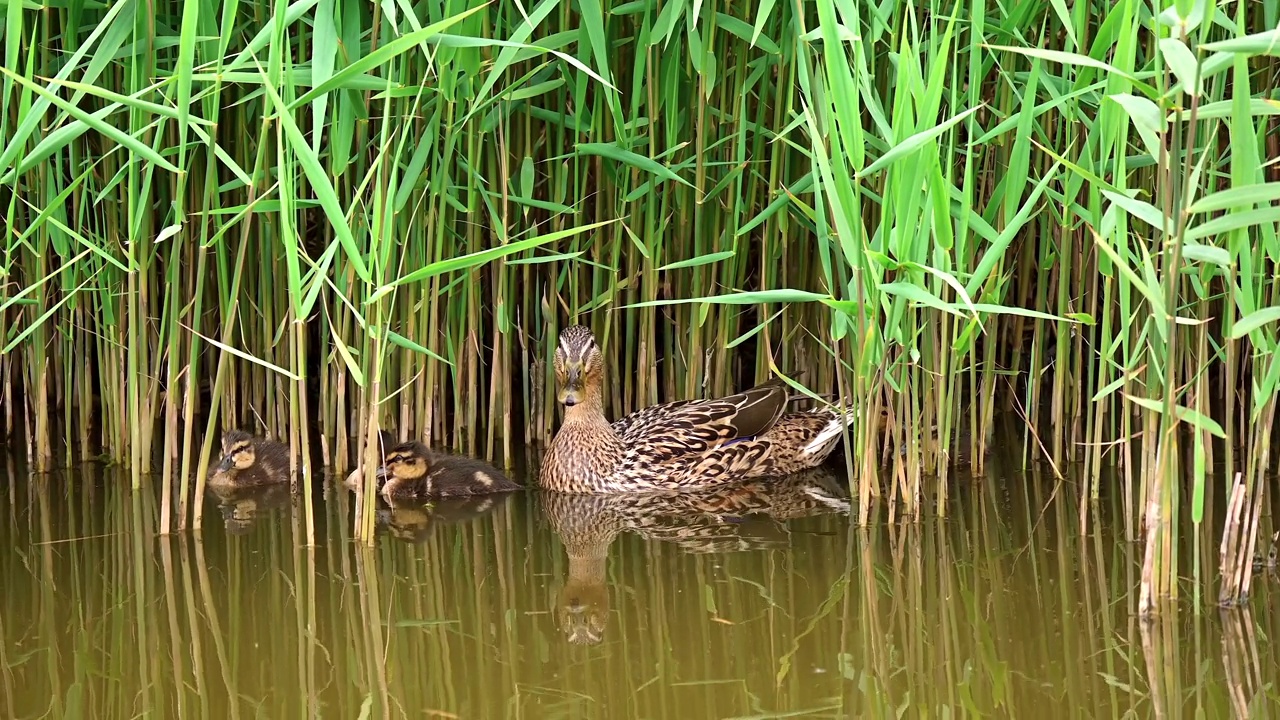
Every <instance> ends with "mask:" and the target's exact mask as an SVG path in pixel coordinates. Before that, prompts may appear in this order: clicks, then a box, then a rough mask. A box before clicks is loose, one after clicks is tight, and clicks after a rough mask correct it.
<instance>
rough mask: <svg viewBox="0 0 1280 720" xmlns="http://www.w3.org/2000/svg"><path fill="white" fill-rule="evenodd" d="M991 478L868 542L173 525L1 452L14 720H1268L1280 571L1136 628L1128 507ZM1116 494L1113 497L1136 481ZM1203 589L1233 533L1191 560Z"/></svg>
mask: <svg viewBox="0 0 1280 720" xmlns="http://www.w3.org/2000/svg"><path fill="white" fill-rule="evenodd" d="M1011 467H1012V464H1011V462H993V463H992V470H991V471H990V472H989V473H988V477H986V478H983V479H980V480H977V481H975V480H971V479H968V478H967V477H965V476H963V475H961V476H958V477H955V478H953V486H952V492H951V494H950V497H949V499H948V501H947V502H946V509H947V512H948V517H947V518H946V519H936V518H933V519H925V520H920V521H918V522H902V521H898V522H895V523H893V524H889V523H888V522H886V517H887V516H886V514H885V513H884V512H883V511H881V512H880V513H878V515H877V520H876V522H875V523H873V524H871V525H869V526H866V527H858V526H857V525H856V523H855V522H853V521H852V520H851V519H850V518H849V517H848V516H847V515H846V514H844V513H843V512H841V509H840V504H839V502H833V501H832V500H831V497H830V495H829V493H826V492H813V489H814V487H818V488H828V489H829V487H830V483H831V482H832V480H833V479H834V482H835V484H836V486H837V487H838V486H839V484H840V483H841V482H843V478H842V477H841V476H839V475H838V474H837V473H839V469H838V468H833V469H832V470H831V472H832V474H831V475H830V476H829V477H815V478H809V479H807V480H804V479H802V480H801V481H796V482H792V483H791V484H789V485H787V486H786V487H784V488H783V489H782V490H779V491H778V492H773V493H770V492H762V491H757V492H754V493H752V492H744V493H738V494H737V495H732V494H730V495H727V496H720V497H710V498H700V499H694V500H685V501H680V500H671V499H666V500H654V501H647V502H639V501H635V500H617V499H614V500H609V499H601V498H579V497H570V496H554V495H543V494H538V493H535V492H528V493H522V494H518V495H513V496H508V497H505V498H495V499H493V500H492V501H491V502H489V501H481V502H469V503H452V504H449V505H439V506H436V507H434V508H428V507H422V506H398V507H395V508H391V507H388V506H386V505H381V506H380V508H381V509H380V527H379V536H378V539H377V542H376V544H375V546H374V547H371V548H366V547H363V546H359V545H357V544H355V543H354V542H352V541H351V536H352V531H351V517H352V514H353V512H354V507H353V499H354V498H353V496H352V495H350V494H349V493H348V492H346V491H345V490H343V489H342V488H341V487H340V486H338V487H334V488H327V489H318V490H317V491H316V492H315V494H314V498H313V502H315V503H316V505H315V507H316V514H317V522H318V528H317V543H316V545H315V546H313V547H305V546H304V544H305V543H304V540H303V538H304V537H305V535H304V530H303V524H302V515H301V513H302V510H301V507H300V506H296V507H295V505H294V504H293V502H292V501H291V498H290V497H289V495H288V494H287V493H279V494H275V495H270V494H268V495H266V496H261V497H253V498H247V499H245V498H241V499H238V500H235V501H234V502H228V503H227V504H226V506H224V507H220V506H219V504H218V500H217V499H216V498H213V497H210V499H209V501H208V502H206V505H205V508H206V519H205V529H204V530H203V532H202V533H201V534H200V535H199V536H198V537H197V536H194V535H191V534H187V535H184V536H173V537H162V536H157V535H155V534H154V528H156V527H158V525H159V523H158V517H159V507H158V497H159V494H158V492H156V491H154V490H152V491H150V492H139V493H133V492H130V491H129V490H128V479H127V475H125V474H124V473H123V472H122V471H119V470H115V469H104V468H101V467H97V466H92V465H90V466H84V467H80V468H76V469H73V470H61V471H56V472H54V473H51V474H48V475H30V474H28V473H27V471H26V470H25V469H24V468H23V467H22V466H21V464H20V463H19V462H18V461H17V460H16V459H14V458H13V456H12V454H10V455H8V456H4V465H2V466H0V586H2V587H3V593H2V594H0V611H2V612H0V715H2V716H4V717H12V718H43V717H58V718H62V717H68V718H72V717H93V718H121V719H124V718H140V717H152V718H191V717H195V718H206V717H209V718H215V717H216V718H283V717H308V718H310V717H330V718H356V717H393V718H401V717H413V718H423V717H438V718H455V717H456V718H615V717H616V718H746V717H753V718H774V717H812V718H824V717H875V718H896V717H931V718H932V717H1045V718H1094V717H1143V718H1145V717H1197V716H1198V717H1210V718H1219V717H1246V716H1247V717H1275V716H1277V715H1278V713H1277V712H1276V708H1277V705H1278V703H1280V690H1278V689H1277V687H1276V682H1277V678H1280V650H1278V649H1277V645H1276V643H1275V642H1274V641H1273V638H1275V637H1276V636H1277V629H1278V628H1277V622H1276V619H1275V616H1276V602H1275V587H1276V584H1277V583H1276V580H1275V579H1274V578H1269V577H1267V576H1265V575H1264V576H1261V577H1258V578H1256V579H1255V591H1254V594H1253V598H1252V599H1251V601H1250V602H1249V604H1248V606H1247V607H1246V608H1245V609H1243V610H1235V611H1230V612H1220V611H1219V610H1218V609H1216V608H1214V607H1212V606H1211V605H1209V606H1207V607H1206V608H1205V609H1204V611H1203V612H1202V613H1201V614H1199V615H1196V614H1195V613H1193V612H1192V608H1191V598H1192V596H1193V593H1194V591H1195V587H1194V585H1193V583H1192V582H1191V580H1190V575H1191V566H1192V556H1193V554H1194V552H1195V550H1194V547H1193V546H1192V545H1191V544H1190V543H1188V544H1187V550H1186V553H1185V555H1184V558H1183V559H1184V562H1183V567H1184V570H1185V572H1184V574H1185V575H1186V576H1187V580H1186V582H1184V583H1183V584H1182V585H1181V586H1180V590H1181V592H1182V593H1183V602H1182V609H1181V611H1180V612H1179V613H1176V614H1173V613H1171V614H1170V615H1169V617H1168V619H1166V620H1162V621H1159V622H1156V623H1154V624H1150V625H1148V624H1146V623H1143V622H1140V621H1138V620H1136V619H1135V618H1134V616H1133V611H1134V608H1135V607H1136V605H1137V594H1136V590H1135V589H1136V587H1137V585H1138V576H1139V569H1140V566H1141V555H1140V553H1139V552H1138V546H1137V545H1136V544H1135V543H1132V542H1129V541H1127V540H1126V539H1125V532H1124V525H1123V523H1122V521H1121V520H1120V519H1119V518H1120V517H1121V503H1120V499H1119V498H1118V497H1116V498H1109V497H1104V498H1103V499H1102V500H1101V501H1099V503H1098V504H1097V505H1096V506H1093V507H1089V508H1087V509H1088V511H1089V513H1090V517H1089V526H1088V532H1086V533H1083V534H1082V533H1081V531H1080V519H1079V518H1080V506H1079V504H1078V499H1077V496H1078V494H1079V491H1078V486H1077V485H1076V484H1074V483H1072V482H1070V481H1068V482H1065V483H1056V482H1054V481H1053V479H1052V477H1051V476H1050V475H1048V474H1047V473H1039V472H1033V473H1030V474H1025V473H1022V472H1019V471H1016V470H1011V469H1009V468H1011ZM1117 495H1118V494H1117ZM1199 552H1200V554H1201V557H1202V562H1203V564H1204V567H1205V568H1209V569H1207V570H1205V571H1204V572H1205V576H1206V579H1205V581H1204V583H1203V584H1202V587H1201V592H1203V593H1206V594H1207V595H1208V596H1210V597H1212V596H1213V595H1214V594H1215V593H1216V584H1214V583H1213V582H1212V572H1211V564H1212V563H1213V562H1215V558H1214V555H1216V552H1217V549H1216V543H1212V542H1208V541H1206V542H1203V543H1201V547H1200V550H1199Z"/></svg>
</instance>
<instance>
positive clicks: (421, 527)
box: [378, 493, 512, 544]
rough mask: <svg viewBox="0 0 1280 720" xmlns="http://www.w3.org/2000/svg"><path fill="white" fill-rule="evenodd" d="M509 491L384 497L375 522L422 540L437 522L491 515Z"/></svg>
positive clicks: (399, 537)
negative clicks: (460, 494)
mask: <svg viewBox="0 0 1280 720" xmlns="http://www.w3.org/2000/svg"><path fill="white" fill-rule="evenodd" d="M511 496H512V493H499V494H494V495H481V496H473V497H455V498H441V499H436V500H421V499H416V498H407V499H406V498H395V497H391V498H386V499H385V502H386V507H379V508H378V524H379V525H381V526H382V527H384V528H386V531H387V534H388V535H390V536H391V537H393V538H395V539H397V540H403V541H404V542H408V543H415V544H416V543H423V542H426V541H427V539H428V538H429V537H430V536H431V532H432V531H433V530H434V529H435V528H436V526H437V525H452V524H463V523H468V522H471V521H473V520H478V519H480V518H482V517H484V516H486V515H491V514H493V513H494V512H496V511H497V510H498V509H499V508H501V507H502V506H503V505H504V504H505V503H506V502H507V501H508V500H510V499H511Z"/></svg>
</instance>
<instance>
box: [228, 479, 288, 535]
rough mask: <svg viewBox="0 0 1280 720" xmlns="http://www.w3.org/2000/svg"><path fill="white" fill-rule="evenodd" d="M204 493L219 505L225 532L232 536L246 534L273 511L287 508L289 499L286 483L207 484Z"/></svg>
mask: <svg viewBox="0 0 1280 720" xmlns="http://www.w3.org/2000/svg"><path fill="white" fill-rule="evenodd" d="M207 491H208V493H209V494H210V495H212V496H213V497H214V499H215V500H216V502H217V503H218V509H219V510H220V511H221V512H222V523H223V525H225V526H226V528H227V532H229V533H231V534H233V535H244V534H245V533H247V532H249V531H250V530H251V529H253V526H254V525H255V524H257V523H258V522H259V521H261V520H262V519H263V518H265V517H267V516H268V515H270V514H271V512H272V511H273V510H278V509H280V508H284V507H287V506H288V505H289V502H290V500H291V499H292V495H291V493H290V492H289V486H288V485H287V484H274V485H257V486H249V487H231V486H225V485H222V486H219V485H210V486H208V488H207Z"/></svg>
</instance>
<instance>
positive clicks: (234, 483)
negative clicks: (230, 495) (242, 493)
mask: <svg viewBox="0 0 1280 720" xmlns="http://www.w3.org/2000/svg"><path fill="white" fill-rule="evenodd" d="M287 482H289V448H287V447H285V446H284V445H283V444H281V443H278V442H276V441H274V440H268V439H266V438H261V437H256V436H254V435H250V434H249V433H247V432H244V431H243V430H228V431H226V432H225V433H223V434H222V458H221V459H220V460H219V462H218V464H217V465H216V466H214V467H213V468H212V469H210V471H209V479H208V482H207V483H206V485H207V486H209V487H235V488H243V487H257V486H260V485H271V484H274V483H287Z"/></svg>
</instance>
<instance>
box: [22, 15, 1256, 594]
mask: <svg viewBox="0 0 1280 720" xmlns="http://www.w3.org/2000/svg"><path fill="white" fill-rule="evenodd" d="M1278 17H1280V3H1277V2H1275V0H1263V2H1257V3H1247V4H1246V3H1233V4H1225V3H1216V2H1208V1H1207V0H1205V1H1199V0H1176V2H1174V3H1172V4H1168V5H1162V4H1156V5H1150V4H1144V3H1140V2H1135V1H1134V0H1128V1H1126V2H1122V3H1119V4H1107V3H1099V2H1091V3H1073V4H1069V3H1064V2H1061V1H1060V0H1048V1H1047V2H1035V3H1028V4H1019V5H1017V6H1009V5H1007V4H999V3H990V2H986V0H970V2H966V3H960V4H955V3H939V2H929V3H924V4H920V3H911V2H891V3H888V4H879V5H877V4H869V3H861V2H856V1H855V0H814V2H807V3H776V2H765V3H762V4H759V5H746V4H741V3H733V2H728V1H726V0H722V1H721V2H711V3H702V2H695V3H686V2H674V1H668V2H658V0H631V1H627V2H610V3H606V4H604V5H595V4H589V3H588V4H583V3H578V4H571V3H561V2H559V1H558V0H543V1H542V2H538V3H532V4H530V3H501V4H492V3H491V4H482V3H479V2H476V1H475V0H456V1H453V2H441V1H440V0H428V1H427V2H421V3H416V4H413V3H407V2H403V1H401V2H387V3H378V4H372V5H370V4H368V3H359V2H354V1H352V0H300V1H299V2H294V3H287V2H284V1H283V0H280V1H277V2H274V3H267V2H231V3H225V4H217V3H211V2H207V1H202V0H183V1H182V2H177V1H176V0H164V1H161V2H155V3H150V4H147V3H139V2H134V1H132V0H128V1H123V2H117V3H110V4H107V5H106V6H105V7H102V6H100V5H99V4H96V3H87V2H80V1H77V0H68V1H67V2H64V3H59V4H57V5H56V6H49V7H35V6H28V5H26V4H23V3H9V4H7V5H6V6H5V12H4V17H3V36H4V53H5V62H4V71H3V73H2V74H0V93H2V96H3V107H2V110H3V112H0V137H3V138H4V147H3V150H2V151H0V184H2V185H3V187H4V192H3V194H0V202H3V205H4V208H3V209H4V222H5V227H6V230H7V232H6V233H5V240H4V242H3V245H2V251H0V253H2V254H0V342H2V343H3V351H4V352H3V354H0V393H3V397H4V407H5V412H4V413H3V416H2V417H3V420H4V422H5V426H4V427H5V428H6V432H7V433H9V434H10V435H11V436H23V437H26V438H28V442H29V444H30V448H31V454H32V457H33V458H34V460H35V462H36V465H37V466H38V467H40V468H42V469H44V468H49V467H51V466H52V464H53V462H54V458H53V454H54V442H53V441H54V439H55V438H62V439H63V440H65V444H66V447H67V448H68V451H67V453H68V458H71V457H73V456H77V455H79V456H83V455H87V454H92V453H97V452H101V453H103V454H105V455H107V456H108V457H110V458H111V459H113V460H116V461H119V462H122V463H125V464H127V465H128V467H129V468H130V472H131V475H130V482H131V483H132V485H133V486H134V487H137V486H138V485H139V484H140V482H141V477H142V475H144V474H146V473H149V472H153V471H158V472H159V473H160V474H161V476H162V477H163V478H164V482H165V483H166V496H165V503H164V509H163V510H162V512H161V517H160V520H159V523H160V527H161V530H162V531H163V532H169V531H171V530H173V529H178V528H183V527H186V526H188V525H194V526H196V527H198V526H199V524H200V518H201V517H202V513H201V504H202V502H203V493H202V492H201V485H200V484H199V483H197V484H196V485H195V486H194V487H192V486H191V485H190V484H189V483H186V482H182V481H181V479H184V478H188V477H191V476H193V475H196V476H198V477H203V475H204V473H205V471H206V469H207V467H208V463H209V462H210V460H211V458H210V454H211V453H212V452H214V450H215V445H216V442H217V436H218V430H219V429H220V428H224V427H228V426H232V425H239V426H242V427H246V428H250V429H253V430H255V431H258V432H261V433H263V434H266V435H269V436H272V437H276V438H280V439H282V440H284V441H286V442H288V443H289V445H290V446H291V447H292V448H293V450H294V451H295V454H296V458H297V461H298V471H299V478H298V482H301V483H308V482H311V480H310V478H312V477H314V476H315V472H316V468H313V467H310V466H309V465H308V462H309V460H308V461H306V462H304V461H303V459H304V458H308V459H309V458H317V459H318V460H319V462H320V464H321V465H322V466H325V467H333V468H336V469H338V470H345V469H346V468H348V467H351V466H352V465H354V464H357V463H361V464H368V463H370V462H372V461H373V458H374V452H375V450H374V448H373V447H372V443H371V442H370V441H371V440H373V439H376V437H377V429H378V428H389V429H391V430H392V431H393V432H394V433H395V434H396V435H397V436H398V437H401V438H409V437H416V438H424V439H429V440H430V441H432V442H433V443H437V444H441V445H448V446H451V447H454V448H457V449H460V450H464V451H468V452H474V453H478V454H485V455H488V456H491V457H494V458H496V459H499V460H500V461H511V460H513V459H514V458H515V457H516V456H517V455H519V454H520V453H521V452H522V450H523V448H524V447H525V446H527V445H530V444H532V445H537V444H540V443H544V442H546V441H547V440H549V439H550V437H551V434H552V432H553V430H554V427H555V421H556V407H555V402H554V376H553V374H552V372H551V369H550V366H549V363H548V362H547V360H548V358H549V356H550V352H551V350H552V348H553V347H554V343H555V338H556V334H557V333H558V331H559V329H560V328H561V327H563V326H564V325H565V324H567V323H570V322H586V323H589V324H590V325H591V326H592V327H593V328H594V329H595V330H596V331H597V333H598V334H599V336H600V339H601V340H602V342H603V344H604V347H605V348H606V354H607V359H608V361H609V367H610V372H611V381H610V387H609V392H608V399H607V403H608V406H609V407H608V409H609V412H610V413H612V414H613V415H615V416H616V415H619V414H621V413H624V412H627V411H630V410H634V409H636V408H639V407H643V406H645V405H648V404H650V403H653V402H658V401H662V400H669V399H675V398H681V397H695V396H710V395H715V394H722V393H727V392H730V391H734V390H737V389H741V388H742V387H745V386H747V385H749V384H751V383H752V382H755V381H759V380H762V379H764V378H765V377H767V376H769V375H770V374H774V373H778V374H783V375H785V376H787V377H788V378H789V379H792V380H794V381H795V382H796V384H797V388H798V392H799V391H800V390H801V389H807V390H808V391H809V392H810V393H813V394H816V395H819V396H822V397H823V398H824V399H826V400H828V401H831V402H834V403H837V404H838V405H839V406H841V407H843V408H844V409H846V410H847V411H848V412H849V413H850V416H851V417H852V418H853V422H852V424H851V426H850V434H849V445H848V447H849V448H850V449H851V450H852V451H853V452H852V453H851V454H850V456H849V457H850V460H849V461H848V462H849V466H850V468H851V469H852V470H854V471H855V472H854V473H853V476H854V477H855V478H857V479H856V480H855V481H854V484H855V485H856V488H855V490H856V492H857V494H858V497H859V499H860V519H862V520H865V519H867V518H868V517H869V513H870V508H871V505H872V502H873V501H874V500H875V499H876V498H881V497H884V498H890V499H893V500H895V501H896V502H900V503H902V504H903V505H904V510H905V511H906V512H907V513H908V514H912V515H914V514H916V513H918V512H919V511H920V505H921V498H922V497H923V495H924V490H925V489H926V488H927V484H933V485H934V487H935V488H936V489H937V490H938V491H939V496H940V497H942V498H945V496H946V492H947V490H948V488H949V487H951V482H950V480H949V478H948V475H949V472H954V471H949V470H948V458H950V457H954V456H956V455H958V454H966V455H969V456H971V457H973V458H974V459H975V463H976V465H977V469H979V470H980V469H981V466H982V462H983V457H984V454H985V449H986V448H987V446H988V445H989V444H990V443H992V442H1004V438H997V437H995V435H994V433H995V431H996V430H995V428H996V424H995V418H996V417H997V415H999V414H1001V413H1005V412H1009V411H1012V412H1013V413H1015V414H1017V415H1019V416H1021V417H1022V418H1023V419H1024V425H1025V427H1024V429H1023V430H1021V431H1020V432H1019V433H1018V435H1020V438H1019V439H1020V441H1021V442H1022V444H1023V446H1024V448H1025V453H1026V456H1027V458H1028V460H1031V459H1047V460H1049V461H1051V463H1052V467H1053V468H1055V469H1056V470H1057V471H1059V472H1061V468H1062V467H1063V466H1064V464H1065V463H1068V462H1083V463H1085V464H1086V465H1087V467H1088V468H1089V469H1090V472H1089V473H1087V475H1086V477H1090V478H1093V480H1091V481H1090V482H1087V483H1085V485H1084V486H1083V487H1082V488H1081V489H1080V493H1081V494H1082V495H1088V496H1092V495H1096V493H1097V492H1098V485H1097V480H1096V478H1098V477H1101V476H1100V474H1099V473H1100V469H1101V467H1102V466H1103V464H1104V463H1115V464H1118V465H1119V466H1120V467H1122V468H1123V475H1122V478H1123V486H1124V488H1125V491H1126V493H1127V494H1128V496H1129V498H1130V503H1131V513H1132V516H1133V517H1134V518H1135V519H1137V518H1139V516H1141V522H1140V523H1139V524H1138V526H1135V527H1133V528H1132V530H1131V533H1132V534H1134V535H1136V534H1137V533H1139V532H1142V533H1144V534H1145V537H1146V541H1147V545H1146V547H1147V548H1148V549H1149V550H1150V555H1149V557H1148V567H1149V570H1150V572H1149V574H1148V578H1147V583H1146V585H1147V586H1148V587H1149V589H1150V590H1151V591H1152V595H1153V596H1166V595H1174V594H1176V592H1177V587H1176V583H1174V582H1173V580H1174V578H1176V576H1177V573H1178V567H1179V563H1178V559H1177V556H1176V553H1175V552H1174V548H1175V546H1176V542H1175V540H1176V536H1177V533H1178V528H1179V527H1183V526H1185V524H1186V519H1187V517H1188V516H1189V518H1190V520H1191V521H1192V522H1193V523H1195V524H1197V526H1198V525H1199V524H1200V522H1201V519H1202V518H1203V504H1204V497H1205V490H1204V484H1205V482H1206V480H1205V478H1206V477H1207V469H1208V468H1211V467H1215V466H1225V467H1229V468H1240V469H1241V470H1243V471H1244V472H1245V473H1246V476H1247V482H1248V487H1249V493H1250V497H1252V498H1258V500H1255V502H1260V498H1261V496H1262V492H1263V485H1262V484H1261V482H1260V479H1261V478H1262V477H1264V474H1265V473H1266V472H1267V470H1268V468H1269V467H1270V466H1271V465H1272V464H1273V462H1274V460H1273V458H1271V457H1270V455H1269V454H1268V453H1267V452H1266V448H1267V447H1268V440H1269V438H1270V437H1271V434H1272V431H1273V418H1274V413H1275V397H1276V390H1277V383H1280V364H1278V363H1277V362H1276V361H1275V360H1274V357H1275V352H1274V350H1275V349H1276V343H1277V339H1276V327H1275V324H1274V321H1275V320H1277V319H1280V310H1278V309H1277V297H1276V296H1277V291H1278V290H1280V286H1278V285H1277V284H1276V283H1275V282H1274V280H1273V277H1272V275H1273V273H1271V272H1270V270H1269V266H1270V263H1271V262H1272V261H1273V259H1274V258H1275V257H1277V253H1278V252H1280V243H1278V242H1277V237H1276V223H1277V221H1280V206H1277V204H1276V200H1277V199H1280V184H1278V183H1277V182H1276V181H1274V180H1271V181H1268V178H1270V177H1274V172H1273V171H1272V170H1270V169H1269V165H1268V159H1269V158H1274V156H1275V154H1276V152H1277V151H1280V148H1278V147H1277V145H1276V140H1275V137H1276V133H1275V124H1276V122H1275V114H1276V113H1275V108H1276V105H1275V103H1276V101H1277V93H1276V89H1275V82H1274V76H1275V72H1276V65H1275V59H1274V57H1275V55H1276V50H1275V48H1276V47H1277V45H1278V43H1277V41H1278V40H1280V36H1277V34H1276V31H1275V30H1274V28H1275V27H1276V26H1277V19H1278ZM1267 28H1272V30H1267ZM1269 173H1270V174H1269ZM59 420H60V421H61V422H60V423H59ZM313 427H315V428H318V429H319V432H317V433H314V434H313V433H311V432H310V429H311V428H313ZM1134 440H1141V442H1133V443H1131V442H1130V441H1134ZM313 442H314V443H317V444H318V447H316V448H314V450H313V448H312V447H311V443H313ZM352 443H355V444H354V445H353V444H352ZM1188 445H1189V453H1188V452H1184V448H1185V447H1186V446H1188ZM72 448H75V452H73V451H72ZM1255 448H1256V449H1259V450H1260V451H1255V450H1254V449H1255ZM1242 453H1243V454H1242ZM935 475H936V477H937V479H936V480H934V479H932V478H933V477H934V476H935ZM1183 477H1190V478H1191V480H1190V482H1192V483H1194V485H1195V488H1196V492H1195V493H1194V495H1193V499H1192V502H1191V504H1190V507H1189V508H1188V507H1184V506H1182V505H1180V503H1179V500H1178V497H1179V494H1178V493H1176V492H1173V490H1174V485H1175V484H1176V483H1177V482H1178V481H1179V479H1180V478H1183ZM369 482H372V480H371V478H370V479H369ZM174 495H176V497H177V498H178V500H179V503H178V512H177V513H176V516H172V515H173V514H172V513H171V512H170V511H169V507H170V504H169V502H168V501H169V499H170V497H171V496H174ZM372 507H373V506H372V498H371V497H368V498H367V502H366V506H365V512H364V513H362V515H361V517H362V518H363V519H362V522H361V532H360V533H359V535H360V537H361V539H363V540H364V541H366V542H368V541H370V539H371V537H372V535H371V533H372V518H371V515H370V513H371V511H372ZM943 507H945V505H943ZM1139 508H1144V509H1142V510H1139ZM309 512H310V508H308V513H309ZM313 526H314V518H313V517H312V516H311V515H310V514H308V515H307V516H306V527H307V528H308V531H307V536H308V537H313V530H312V528H313ZM1196 536H1197V537H1199V533H1197V534H1196ZM1195 567H1196V572H1197V573H1198V572H1199V566H1198V565H1197V566H1195ZM1144 608H1146V609H1149V603H1144Z"/></svg>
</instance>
